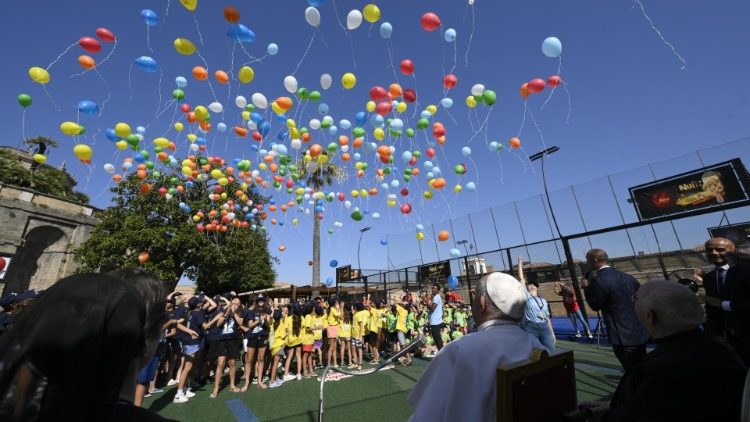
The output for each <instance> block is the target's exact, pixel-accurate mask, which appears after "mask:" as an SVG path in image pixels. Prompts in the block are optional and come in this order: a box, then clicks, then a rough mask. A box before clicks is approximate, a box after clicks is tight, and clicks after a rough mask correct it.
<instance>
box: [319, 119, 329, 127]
mask: <svg viewBox="0 0 750 422" xmlns="http://www.w3.org/2000/svg"><path fill="white" fill-rule="evenodd" d="M320 127H322V128H323V129H328V128H329V127H331V122H330V121H329V120H328V119H324V120H322V121H321V122H320Z"/></svg>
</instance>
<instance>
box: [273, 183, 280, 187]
mask: <svg viewBox="0 0 750 422" xmlns="http://www.w3.org/2000/svg"><path fill="white" fill-rule="evenodd" d="M273 187H275V188H280V187H281V183H279V182H273Z"/></svg>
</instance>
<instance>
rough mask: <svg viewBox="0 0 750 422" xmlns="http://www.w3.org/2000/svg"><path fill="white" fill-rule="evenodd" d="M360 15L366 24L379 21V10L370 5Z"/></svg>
mask: <svg viewBox="0 0 750 422" xmlns="http://www.w3.org/2000/svg"><path fill="white" fill-rule="evenodd" d="M362 15H363V16H364V17H365V20H366V21H367V22H370V23H375V22H377V21H379V20H380V8H379V7H378V6H376V5H374V4H372V3H370V4H368V5H366V6H365V8H364V9H363V10H362Z"/></svg>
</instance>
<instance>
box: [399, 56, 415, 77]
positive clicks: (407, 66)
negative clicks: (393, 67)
mask: <svg viewBox="0 0 750 422" xmlns="http://www.w3.org/2000/svg"><path fill="white" fill-rule="evenodd" d="M401 73H403V74H404V75H411V74H412V73H414V62H413V61H411V60H409V59H403V60H401Z"/></svg>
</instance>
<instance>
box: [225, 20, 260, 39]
mask: <svg viewBox="0 0 750 422" xmlns="http://www.w3.org/2000/svg"><path fill="white" fill-rule="evenodd" d="M227 37H229V38H231V39H233V40H235V41H237V42H239V43H251V42H255V32H253V31H252V30H251V29H250V28H248V27H246V26H245V25H243V24H241V23H237V24H234V25H231V26H230V27H229V29H228V30H227Z"/></svg>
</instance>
